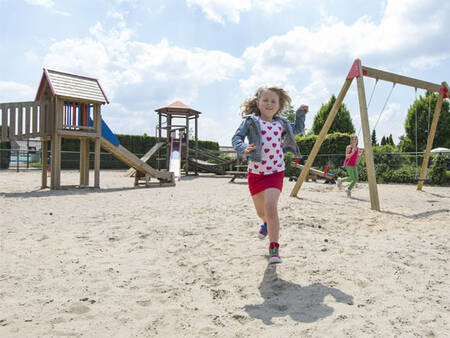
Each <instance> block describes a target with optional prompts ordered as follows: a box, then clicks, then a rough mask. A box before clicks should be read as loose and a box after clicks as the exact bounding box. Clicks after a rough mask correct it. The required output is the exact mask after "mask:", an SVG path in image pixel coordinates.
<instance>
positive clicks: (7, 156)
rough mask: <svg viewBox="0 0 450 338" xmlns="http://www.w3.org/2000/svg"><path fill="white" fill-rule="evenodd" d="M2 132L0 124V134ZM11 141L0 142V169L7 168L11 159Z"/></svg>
mask: <svg viewBox="0 0 450 338" xmlns="http://www.w3.org/2000/svg"><path fill="white" fill-rule="evenodd" d="M1 134H2V126H0V135H1ZM10 149H11V143H9V142H0V169H8V168H9V162H10V161H11V151H10Z"/></svg>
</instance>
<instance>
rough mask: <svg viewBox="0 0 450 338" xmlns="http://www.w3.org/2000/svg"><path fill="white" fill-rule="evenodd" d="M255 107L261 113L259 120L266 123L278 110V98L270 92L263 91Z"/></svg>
mask: <svg viewBox="0 0 450 338" xmlns="http://www.w3.org/2000/svg"><path fill="white" fill-rule="evenodd" d="M256 105H257V107H258V109H259V111H260V112H261V118H262V119H263V120H266V121H272V118H273V116H274V115H275V114H276V113H277V112H278V110H279V109H280V98H279V97H278V94H277V93H275V92H274V91H272V90H265V91H263V92H262V93H261V96H260V97H259V99H258V101H257V102H256Z"/></svg>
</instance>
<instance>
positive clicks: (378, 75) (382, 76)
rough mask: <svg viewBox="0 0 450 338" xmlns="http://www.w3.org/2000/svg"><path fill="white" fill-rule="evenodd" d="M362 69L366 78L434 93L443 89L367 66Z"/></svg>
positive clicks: (434, 84) (437, 85)
mask: <svg viewBox="0 0 450 338" xmlns="http://www.w3.org/2000/svg"><path fill="white" fill-rule="evenodd" d="M362 69H363V74H364V76H367V77H371V78H374V79H379V80H384V81H389V82H394V83H398V84H402V85H405V86H410V87H414V88H421V89H426V90H431V91H434V92H439V89H440V88H441V85H439V84H436V83H432V82H427V81H422V80H418V79H414V78H412V77H407V76H403V75H398V74H394V73H389V72H385V71H384V70H379V69H375V68H370V67H366V66H363V67H362Z"/></svg>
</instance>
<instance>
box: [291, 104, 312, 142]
mask: <svg viewBox="0 0 450 338" xmlns="http://www.w3.org/2000/svg"><path fill="white" fill-rule="evenodd" d="M307 112H308V106H307V105H301V106H300V108H298V109H297V111H296V112H295V121H294V123H291V128H292V131H293V132H294V135H301V134H303V133H304V131H305V115H306V113H307Z"/></svg>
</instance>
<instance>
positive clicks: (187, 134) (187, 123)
mask: <svg viewBox="0 0 450 338" xmlns="http://www.w3.org/2000/svg"><path fill="white" fill-rule="evenodd" d="M189 114H190V113H189V112H186V163H185V168H186V175H189ZM180 156H181V154H180Z"/></svg>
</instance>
